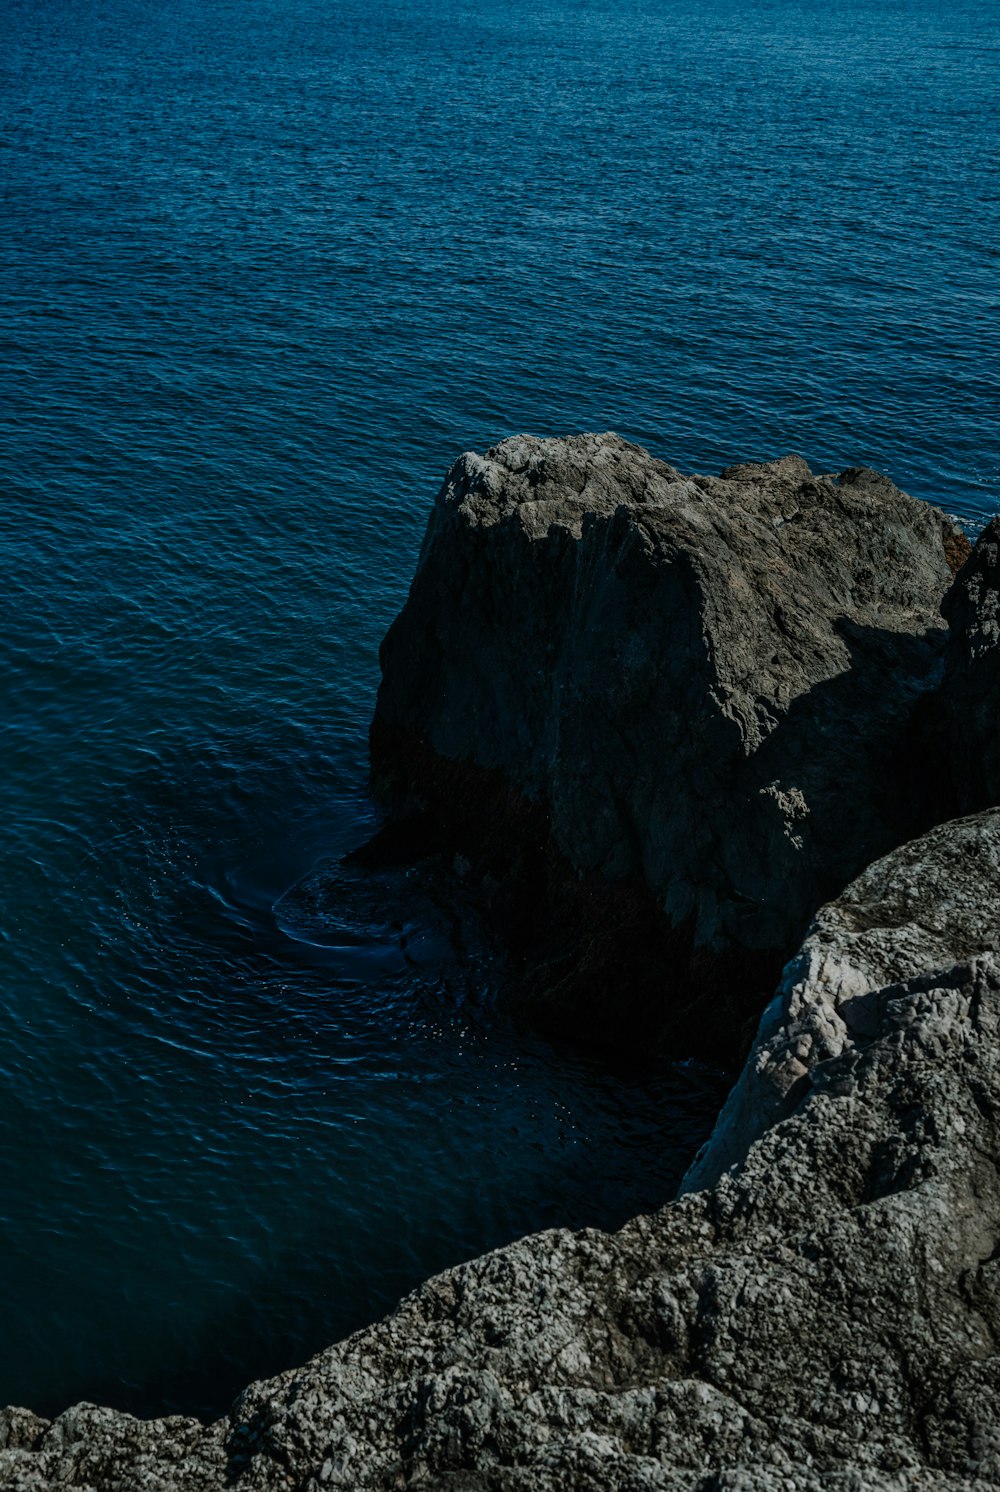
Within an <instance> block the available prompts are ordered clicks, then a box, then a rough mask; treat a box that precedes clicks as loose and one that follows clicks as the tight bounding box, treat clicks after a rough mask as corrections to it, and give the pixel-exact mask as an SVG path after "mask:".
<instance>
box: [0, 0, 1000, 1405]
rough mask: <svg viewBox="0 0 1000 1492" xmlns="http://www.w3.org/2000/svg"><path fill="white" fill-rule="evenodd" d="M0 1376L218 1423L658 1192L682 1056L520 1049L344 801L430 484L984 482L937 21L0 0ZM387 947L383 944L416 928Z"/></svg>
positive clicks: (998, 464)
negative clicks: (675, 478)
mask: <svg viewBox="0 0 1000 1492" xmlns="http://www.w3.org/2000/svg"><path fill="white" fill-rule="evenodd" d="M0 20H2V31H0V35H2V43H0V67H2V73H0V191H2V232H0V321H2V326H0V333H2V348H0V370H2V387H3V396H4V397H3V404H2V408H0V472H2V480H3V488H4V501H3V507H2V513H0V529H2V532H0V566H2V570H0V679H2V684H3V691H4V707H3V712H2V716H0V794H2V808H0V958H2V972H0V1105H2V1109H0V1112H2V1117H3V1124H2V1129H0V1290H2V1303H3V1316H4V1326H5V1331H4V1344H5V1345H4V1348H3V1352H2V1355H0V1402H5V1401H10V1400H14V1401H16V1402H18V1403H22V1404H29V1405H31V1406H33V1407H34V1408H36V1409H38V1410H41V1411H49V1412H51V1411H55V1410H58V1409H59V1408H60V1407H63V1406H64V1405H65V1404H67V1403H68V1402H70V1401H72V1400H74V1399H79V1398H91V1399H98V1400H103V1401H106V1402H111V1403H114V1404H118V1405H122V1406H124V1407H127V1408H132V1409H134V1410H137V1411H139V1412H143V1413H150V1412H153V1411H157V1410H163V1409H169V1410H189V1411H195V1412H200V1413H205V1414H208V1413H212V1412H217V1411H220V1410H221V1409H223V1408H224V1407H225V1406H226V1404H227V1403H228V1401H229V1400H230V1399H231V1397H232V1396H233V1394H234V1393H235V1392H236V1390H237V1389H238V1388H239V1387H240V1386H241V1385H242V1383H243V1382H244V1381H245V1380H246V1379H248V1378H249V1377H250V1376H255V1375H260V1374H263V1373H265V1372H271V1371H275V1370H277V1369H279V1368H283V1367H286V1366H289V1365H291V1364H293V1363H295V1362H296V1361H299V1360H301V1359H302V1358H304V1357H305V1356H306V1355H307V1354H308V1353H310V1352H311V1351H313V1350H315V1349H318V1348H319V1347H321V1346H323V1345H325V1344H326V1343H327V1342H329V1341H332V1340H333V1339H334V1338H336V1337H337V1336H338V1335H341V1334H343V1333H344V1332H346V1331H348V1330H351V1329H353V1328H354V1327H356V1326H359V1325H361V1324H363V1323H364V1322H365V1321H366V1320H369V1319H371V1318H372V1317H374V1316H376V1315H377V1314H379V1313H381V1312H383V1311H384V1310H386V1309H388V1308H389V1307H390V1306H391V1304H392V1302H393V1301H394V1300H395V1299H396V1298H397V1297H398V1296H399V1294H400V1293H402V1292H403V1291H404V1290H406V1289H407V1288H409V1287H410V1286H412V1285H414V1284H415V1283H417V1281H419V1280H420V1279H421V1278H422V1277H423V1276H424V1275H425V1274H427V1273H428V1272H429V1271H431V1270H435V1269H437V1268H440V1267H443V1266H445V1265H448V1264H451V1263H453V1262H456V1261H457V1260H459V1259H461V1258H463V1257H468V1256H470V1255H472V1254H475V1253H478V1252H480V1251H482V1250H483V1249H485V1248H487V1247H490V1246H493V1245H495V1244H498V1243H501V1242H504V1241H506V1240H507V1239H509V1238H511V1237H514V1236H516V1235H518V1234H520V1233H523V1232H525V1231H528V1230H530V1229H533V1228H537V1227H541V1226H545V1225H549V1224H555V1223H561V1222H566V1223H570V1224H574V1225H581V1224H584V1223H595V1224H599V1225H602V1226H611V1225H614V1224H616V1223H618V1222H621V1221H623V1220H624V1219H625V1218H626V1217H627V1216H628V1215H630V1213H632V1212H634V1211H637V1210H639V1209H640V1208H649V1207H652V1206H655V1205H656V1204H657V1203H659V1202H660V1201H662V1200H664V1199H665V1198H666V1197H667V1196H668V1195H669V1193H670V1189H671V1187H672V1186H673V1185H674V1183H675V1182H676V1179H677V1177H678V1175H679V1173H680V1171H681V1170H682V1168H683V1166H684V1163H685V1161H686V1159H687V1156H688V1155H689V1153H690V1151H691V1150H692V1148H693V1147H694V1146H695V1145H696V1144H697V1143H698V1141H699V1140H700V1138H701V1137H702V1135H703V1134H704V1132H705V1131H706V1129H707V1127H708V1126H709V1125H710V1123H711V1118H712V1114H713V1111H714V1108H715V1106H716V1105H717V1104H718V1102H719V1099H720V1094H721V1086H720V1078H719V1075H718V1074H713V1073H711V1072H708V1071H704V1070H702V1069H699V1068H695V1067H692V1066H685V1065H683V1064H677V1065H676V1066H673V1067H667V1068H660V1069H651V1070H642V1071H638V1070H624V1071H623V1070H621V1069H611V1068H609V1067H606V1066H604V1065H603V1064H602V1063H600V1062H599V1061H598V1060H597V1059H595V1058H593V1057H586V1056H581V1055H580V1054H578V1053H573V1052H572V1051H561V1050H557V1049H555V1048H554V1047H551V1046H548V1045H547V1044H546V1043H545V1042H543V1041H541V1040H540V1039H538V1038H535V1037H532V1036H531V1035H530V1034H528V1033H525V1032H523V1031H519V1030H517V1029H515V1028H514V1027H513V1026H511V1024H510V1023H509V1022H508V1021H507V1020H506V1019H505V1017H504V1016H503V1014H502V1012H501V1010H498V1006H497V991H498V987H499V985H500V984H501V983H502V979H503V977H504V976H503V973H502V966H501V964H500V962H499V961H498V960H497V958H496V957H495V955H494V954H493V953H491V951H490V949H489V948H488V946H487V945H485V944H480V943H478V942H477V941H476V939H475V938H474V937H473V938H472V939H470V940H468V941H467V942H466V945H465V950H464V952H462V953H459V952H457V951H456V950H455V949H453V948H451V947H450V946H449V943H448V939H447V938H442V936H441V932H440V927H439V926H438V923H437V921H436V920H435V919H436V916H437V912H436V909H435V906H434V904H433V900H432V899H429V898H428V897H427V895H426V888H425V887H423V886H422V885H421V884H419V883H418V881H415V880H414V879H413V878H412V877H410V878H408V877H407V876H405V875H401V876H399V877H397V878H396V880H395V881H393V880H392V878H391V877H390V878H388V879H385V878H383V880H382V881H378V880H376V881H375V882H366V881H365V880H364V878H361V877H356V876H355V877H352V876H351V875H349V874H345V875H344V876H343V877H342V889H343V905H342V915H341V913H339V912H336V913H335V915H333V916H332V918H329V917H328V918H327V920H326V922H325V923H324V924H323V925H322V926H320V925H319V924H314V923H313V922H311V921H310V919H309V917H308V916H305V917H304V916H303V915H302V908H301V905H300V904H298V903H297V902H296V901H295V898H294V897H293V898H292V899H291V900H289V899H288V897H287V896H286V893H288V891H289V889H290V888H291V887H293V886H294V884H295V883H296V882H297V881H298V880H299V879H300V878H301V877H303V876H306V875H308V874H309V873H310V872H311V871H312V870H313V869H314V868H316V867H317V866H323V865H324V864H330V863H335V862H336V860H337V858H338V857H339V856H340V855H342V854H343V853H344V852H345V851H346V850H349V849H350V848H352V847H354V846H355V845H357V844H358V843H360V842H361V841H362V840H364V839H365V837H366V836H367V835H368V834H369V833H370V832H371V831H372V829H373V827H374V826H375V824H376V817H375V814H374V812H373V809H372V807H371V806H370V804H369V802H368V800H367V797H366V793H365V776H366V743H365V734H366V729H367V725H368V721H369V719H370V716H371V711H372V704H373V699H374V692H375V688H376V685H377V680H378V665H377V647H378V643H379V640H380V638H381V636H382V634H383V633H384V631H385V629H386V627H387V625H388V624H389V622H390V621H391V619H392V617H393V615H394V614H395V612H396V611H397V610H398V608H399V606H400V605H401V603H402V601H403V599H404V597H405V594H406V589H407V585H408V581H409V577H410V575H411V573H412V569H413V565H414V560H415V557H416V553H417V549H418V545H419V542H420V538H421V534H422V531H423V526H424V523H425V519H426V515H427V511H428V508H429V505H430V503H431V501H432V499H433V496H434V493H435V490H436V488H437V486H438V484H439V481H440V478H441V476H442V475H443V473H444V471H445V469H446V468H447V466H448V465H449V463H450V462H451V460H452V459H453V458H454V457H455V456H456V455H457V454H458V453H459V452H460V451H462V450H464V449H467V448H469V447H474V448H480V449H481V448H483V447H485V446H486V445H488V444H491V443H493V442H494V441H496V440H497V439H499V438H502V437H503V436H504V435H507V434H509V433H511V432H514V431H517V430H522V429H523V430H531V431H535V432H537V433H542V434H548V433H560V432H567V431H577V430H584V429H609V428H610V429H616V430H619V431H621V432H622V433H623V434H624V435H626V436H628V437H630V438H633V439H635V440H637V441H639V442H641V443H643V444H645V445H647V446H649V447H650V448H652V450H653V451H655V452H656V453H657V454H658V455H660V456H662V457H664V458H665V459H667V460H669V461H671V462H673V463H674V464H676V465H678V466H681V467H683V468H694V469H702V470H709V471H711V470H718V469H719V468H720V466H722V465H724V464H726V463H728V462H732V461H734V460H738V459H746V458H768V457H772V456H775V455H779V454H782V453H784V452H786V451H789V450H797V451H800V452H802V453H803V454H805V455H806V456H807V457H809V458H810V459H811V460H812V462H813V463H814V465H815V466H816V467H817V468H818V469H821V470H823V469H825V470H830V469H839V468H841V467H843V466H847V465H855V464H858V463H862V462H864V463H869V464H872V465H874V466H877V467H880V468H881V469H883V470H885V471H888V472H889V473H890V474H891V476H892V477H893V478H894V479H895V480H896V481H897V482H898V483H900V485H902V486H904V487H905V488H907V489H908V490H909V491H910V492H913V493H915V494H917V495H919V496H921V497H925V498H928V499H932V500H934V501H937V502H940V503H941V504H943V505H944V506H945V507H946V508H948V509H949V510H950V511H952V512H953V513H956V514H958V515H960V516H961V517H963V518H964V519H965V520H967V521H968V523H969V524H970V525H975V524H977V523H979V522H981V521H982V520H983V518H985V517H986V516H987V515H989V514H991V513H993V512H994V511H996V510H997V509H998V508H1000V432H998V423H997V410H998V400H1000V347H998V326H1000V318H998V299H1000V290H998V283H1000V281H998V276H1000V180H998V175H997V147H998V139H997V135H998V123H1000V109H998V107H997V100H998V95H1000V41H998V36H1000V33H998V28H997V20H998V12H997V7H996V4H995V3H993V0H991V3H978V0H947V3H945V0H940V3H939V0H878V3H876V0H757V3H754V0H739V3H736V0H532V3H530V4H529V3H527V0H504V3H501V0H419V3H418V0H363V3H362V0H157V3H156V4H154V5H150V4H148V3H147V0H143V3H139V0H0ZM414 950H415V951H414Z"/></svg>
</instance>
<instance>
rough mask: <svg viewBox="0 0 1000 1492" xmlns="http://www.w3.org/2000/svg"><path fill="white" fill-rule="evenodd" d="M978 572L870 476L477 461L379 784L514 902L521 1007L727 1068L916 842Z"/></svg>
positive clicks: (544, 451) (541, 450)
mask: <svg viewBox="0 0 1000 1492" xmlns="http://www.w3.org/2000/svg"><path fill="white" fill-rule="evenodd" d="M967 548H968V546H967V543H966V541H965V540H964V538H963V536H962V535H961V534H960V533H959V532H958V530H957V529H956V528H955V526H954V524H952V523H951V522H950V521H949V520H947V519H945V518H944V517H943V516H942V514H940V513H939V512H937V511H936V510H935V509H933V508H930V507H928V506H927V505H926V504H923V503H919V502H916V501H914V500H913V499H911V498H909V497H907V496H906V495H905V494H904V493H902V492H900V491H899V490H898V489H897V488H895V487H894V486H893V485H892V484H891V483H890V482H889V481H887V480H886V479H885V478H884V477H880V476H878V475H876V474H875V473H874V472H871V471H864V470H852V471H847V472H843V473H841V474H840V476H838V477H829V476H814V475H813V474H812V473H811V472H810V471H809V468H808V467H807V466H806V464H805V462H804V461H802V460H800V459H799V458H797V457H786V458H785V459H784V460H782V461H776V462H773V463H771V464H769V465H763V466H739V467H732V468H730V469H729V470H728V471H726V472H724V473H723V475H722V477H703V476H694V477H683V476H681V475H680V474H679V473H678V472H676V471H674V470H673V469H672V468H671V467H669V466H665V465H664V464H663V463H662V462H660V461H657V460H654V459H653V458H652V457H651V456H650V455H648V454H647V453H646V452H645V451H642V450H640V449H638V448H637V447H635V446H632V445H629V444H627V443H626V442H625V441H623V440H621V439H619V438H618V437H617V436H613V435H603V436H596V435H587V436H579V437H576V438H573V439H568V440H538V439H533V438H530V437H526V436H519V437H516V438H514V439H511V440H507V441H505V442H504V443H503V444H502V445H500V446H497V447H496V448H495V449H493V450H491V451H489V452H488V453H487V455H486V456H485V457H482V458H481V457H479V456H475V455H466V456H464V457H462V458H461V460H459V461H458V462H457V463H456V464H455V466H454V467H453V468H452V470H451V472H450V473H449V475H448V478H447V480H446V482H445V484H444V487H443V488H442V490H441V493H440V495H439V497H438V500H437V503H436V506H435V508H434V511H433V513H432V515H431V519H430V523H429V526H428V531H427V536H426V539H425V541H424V546H423V549H422V551H421V556H420V562H419V566H418V569H417V574H416V577H415V579H414V582H413V586H412V589H411V592H410V597H409V600H408V602H407V604H406V607H405V608H404V610H403V612H402V614H401V616H400V617H399V619H398V620H397V621H396V623H395V624H394V626H393V627H392V629H391V631H390V632H389V635H388V636H387V638H386V640H385V643H384V646H383V651H382V665H383V682H382V686H381V689H380V691H379V697H378V705H377V710H376V716H375V722H374V725H373V729H372V758H373V780H374V782H375V785H376V787H377V788H378V789H379V790H380V791H381V792H382V793H383V795H384V796H386V797H387V798H388V800H389V801H390V802H391V803H392V804H393V805H394V807H395V808H396V810H397V812H405V811H406V809H407V808H409V809H414V808H417V809H425V810H429V817H430V819H431V820H432V821H433V824H434V826H435V828H436V829H437V830H438V831H439V833H440V834H441V835H442V837H443V838H444V839H445V840H446V841H448V842H451V843H454V844H456V845H458V846H460V847H462V848H468V849H470V850H471V851H472V852H473V853H475V854H477V855H478V856H479V857H480V859H481V861H482V862H483V863H484V864H485V865H486V866H487V868H489V869H490V870H491V871H492V872H493V874H494V875H495V876H496V878H497V879H498V880H499V881H500V882H501V884H506V885H507V886H508V887H509V886H511V885H515V886H517V887H519V888H521V890H522V892H523V893H524V895H522V897H521V900H520V901H519V902H518V903H517V905H516V906H515V907H514V908H513V910H512V914H511V917H510V922H511V923H512V924H513V925H514V926H515V928H519V929H520V931H521V932H522V933H523V934H525V939H524V940H525V942H526V944H527V945H529V951H531V950H530V945H531V944H532V941H533V940H534V941H535V942H536V943H538V944H540V946H541V949H542V953H541V960H542V961H543V962H544V963H545V970H544V973H543V975H542V976H541V978H540V979H539V980H538V981H536V984H537V986H538V987H537V988H535V989H534V990H533V992H534V993H536V994H539V993H540V994H542V995H544V996H546V997H547V998H549V999H552V998H556V999H557V1000H558V1001H560V1002H561V1004H562V1007H563V1010H564V1011H565V1009H567V1008H569V1009H571V1010H572V1012H573V1020H574V1024H575V1026H576V1028H577V1029H579V1028H580V1026H581V1024H584V1025H585V1024H587V1022H588V1021H589V1023H590V1024H591V1025H592V1026H596V1027H597V1028H598V1029H599V1030H600V1032H601V1034H602V1036H603V1037H607V1036H608V1035H609V1034H612V1032H613V1030H614V1028H615V1027H617V1028H618V1029H619V1030H622V1029H628V1030H631V1031H632V1032H633V1034H634V1033H636V1032H640V1033H645V1031H646V1030H648V1027H649V1026H650V1025H651V1024H652V1025H653V1026H660V1027H662V1026H663V1024H664V1022H666V1023H667V1024H668V1025H669V1024H670V1022H671V1020H672V1021H673V1024H674V1026H675V1028H676V1029H677V1030H678V1031H679V1033H680V1038H679V1039H680V1040H682V1041H683V1042H684V1044H685V1046H686V1048H687V1050H689V1051H690V1050H693V1049H695V1048H696V1047H697V1046H698V1045H699V1028H704V1026H705V1023H706V1021H707V1022H708V1023H710V1027H711V1029H710V1031H708V1032H705V1031H704V1030H702V1036H703V1039H704V1040H707V1041H708V1042H709V1043H710V1044H711V1045H712V1046H713V1048H715V1049H716V1050H717V1044H718V1042H719V1039H720V1028H724V1027H727V1022H728V1029H729V1030H730V1031H731V1032H733V1033H735V1030H736V1026H735V1025H733V1024H732V1021H731V1020H730V1019H729V1018H730V1017H732V1016H733V1015H734V1013H735V1015H736V1016H737V1018H738V1016H739V1015H740V1014H741V1013H742V1014H746V1012H747V1011H748V1010H752V1011H753V1012H754V1017H755V1016H756V1013H757V1012H759V1010H760V1008H761V1005H762V1003H763V1000H764V999H765V998H766V992H767V990H768V988H769V987H770V988H771V989H773V986H774V980H775V978H776V977H777V973H778V971H779V969H780V967H781V964H782V962H783V960H784V958H785V957H787V955H788V953H789V952H790V951H791V949H792V948H793V947H794V946H795V942H796V941H797V940H798V938H799V937H801V935H802V932H803V931H804V929H805V927H806V925H807V923H808V920H809V917H810V916H811V915H812V914H813V912H814V911H815V910H816V908H817V907H818V906H819V905H820V903H821V902H822V901H823V900H824V899H825V898H826V897H828V896H830V895H832V894H834V893H835V892H836V891H838V890H840V889H841V888H842V887H843V885H844V884H845V883H846V882H847V881H848V880H849V879H850V878H851V876H852V875H854V874H856V873H857V871H858V870H859V869H861V867H862V866H863V865H865V864H867V863H868V862H869V861H870V860H871V859H873V858H874V857H875V856H876V855H879V854H881V853H883V852H885V851H886V850H887V849H889V848H891V846H892V845H893V844H897V843H899V842H900V840H901V839H902V838H904V837H905V836H906V834H907V833H908V832H912V831H913V828H914V826H915V821H914V818H913V803H912V801H911V790H912V774H911V773H910V772H909V770H908V765H909V758H908V753H907V747H908V740H909V735H908V726H909V720H910V715H911V712H912V709H913V705H914V701H915V699H916V698H917V697H918V696H919V695H920V693H921V692H922V691H924V690H925V689H927V688H928V686H929V685H930V684H931V683H933V682H934V680H935V678H936V674H935V670H936V668H937V667H938V664H939V658H940V652H941V647H942V644H943V640H944V632H943V624H942V622H941V618H940V615H939V604H940V599H941V596H942V595H943V593H944V591H945V588H946V586H947V585H948V584H949V582H950V580H951V577H952V573H953V569H954V568H955V567H956V565H957V563H958V561H959V560H960V559H961V558H962V557H963V555H964V553H965V552H966V551H967ZM922 826H923V825H920V827H922ZM554 929H555V930H556V932H555V933H554V931H553V930H554ZM559 930H561V931H562V933H563V935H564V936H563V945H562V946H560V945H559V935H558V934H559ZM707 996H712V998H707ZM720 1005H722V1006H726V1005H728V1006H730V1007H732V1008H731V1009H729V1010H725V1009H722V1010H720ZM562 1023H563V1024H564V1025H565V1016H563V1018H562ZM703 1044H704V1043H703Z"/></svg>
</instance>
